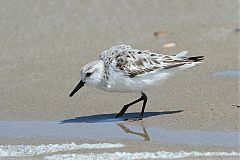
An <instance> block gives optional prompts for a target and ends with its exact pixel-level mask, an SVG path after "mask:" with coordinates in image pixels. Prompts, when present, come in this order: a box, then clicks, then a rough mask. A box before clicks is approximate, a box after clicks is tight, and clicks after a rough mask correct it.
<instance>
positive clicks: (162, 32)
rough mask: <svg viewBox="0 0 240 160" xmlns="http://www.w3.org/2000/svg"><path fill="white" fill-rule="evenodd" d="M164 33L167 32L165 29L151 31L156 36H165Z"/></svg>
mask: <svg viewBox="0 0 240 160" xmlns="http://www.w3.org/2000/svg"><path fill="white" fill-rule="evenodd" d="M166 34H167V32H166V31H156V32H154V33H153V35H154V36H156V37H160V36H165V35H166Z"/></svg>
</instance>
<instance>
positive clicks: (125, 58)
mask: <svg viewBox="0 0 240 160" xmlns="http://www.w3.org/2000/svg"><path fill="white" fill-rule="evenodd" d="M186 53H187V52H186V51H184V53H183V52H181V53H179V54H178V55H176V56H168V55H163V54H159V53H153V52H150V51H148V50H144V51H141V50H138V49H132V48H131V46H127V45H124V44H123V45H118V46H114V47H112V48H110V49H109V50H106V51H104V52H102V53H101V54H100V59H101V60H103V61H104V66H105V73H106V78H108V76H109V72H108V71H109V67H112V68H113V69H114V70H116V71H118V72H122V73H123V74H124V75H126V76H129V77H135V76H141V75H143V74H146V73H152V72H157V71H160V70H164V69H170V68H174V67H178V66H181V65H184V64H187V63H192V62H193V61H194V60H196V59H190V58H187V57H185V56H184V55H186Z"/></svg>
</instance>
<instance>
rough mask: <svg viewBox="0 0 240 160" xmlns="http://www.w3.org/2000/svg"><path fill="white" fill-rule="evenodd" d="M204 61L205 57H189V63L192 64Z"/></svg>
mask: <svg viewBox="0 0 240 160" xmlns="http://www.w3.org/2000/svg"><path fill="white" fill-rule="evenodd" d="M203 60H204V56H194V57H188V61H190V62H202V61H203Z"/></svg>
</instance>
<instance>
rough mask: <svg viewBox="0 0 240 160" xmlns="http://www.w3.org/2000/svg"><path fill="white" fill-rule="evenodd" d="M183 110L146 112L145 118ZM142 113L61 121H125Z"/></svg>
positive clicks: (111, 114) (94, 116)
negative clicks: (118, 116) (119, 116)
mask: <svg viewBox="0 0 240 160" xmlns="http://www.w3.org/2000/svg"><path fill="white" fill-rule="evenodd" d="M180 112H183V110H176V111H163V112H145V113H144V118H147V117H153V116H159V115H168V114H175V113H180ZM139 114H140V113H138V112H133V113H125V114H124V115H123V117H121V118H116V114H115V113H110V114H96V115H90V116H82V117H75V118H72V119H65V120H62V121H61V123H100V122H119V121H124V120H125V119H128V118H131V117H137V116H139Z"/></svg>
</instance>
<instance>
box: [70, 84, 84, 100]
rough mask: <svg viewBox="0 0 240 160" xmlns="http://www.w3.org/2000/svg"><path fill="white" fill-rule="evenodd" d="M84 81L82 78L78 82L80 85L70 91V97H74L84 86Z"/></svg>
mask: <svg viewBox="0 0 240 160" xmlns="http://www.w3.org/2000/svg"><path fill="white" fill-rule="evenodd" d="M84 83H85V82H83V81H82V80H81V81H80V82H79V83H78V85H77V86H76V87H75V88H74V90H73V91H72V92H71V93H70V95H69V97H72V96H73V95H74V94H75V93H76V92H77V91H78V90H79V89H80V88H82V87H83V86H84Z"/></svg>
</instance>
